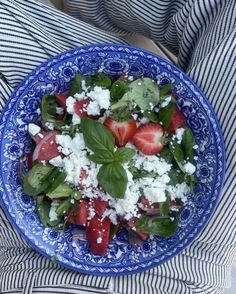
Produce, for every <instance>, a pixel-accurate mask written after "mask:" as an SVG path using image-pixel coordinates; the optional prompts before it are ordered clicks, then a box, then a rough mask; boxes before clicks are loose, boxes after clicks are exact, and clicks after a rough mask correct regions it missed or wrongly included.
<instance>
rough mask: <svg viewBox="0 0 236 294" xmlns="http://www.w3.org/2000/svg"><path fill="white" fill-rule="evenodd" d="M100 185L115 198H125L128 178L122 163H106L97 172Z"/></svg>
mask: <svg viewBox="0 0 236 294" xmlns="http://www.w3.org/2000/svg"><path fill="white" fill-rule="evenodd" d="M97 179H98V182H99V184H100V186H101V187H102V188H103V189H105V191H106V192H107V193H108V194H110V195H111V196H112V197H115V198H123V197H124V195H125V191H126V188H127V183H128V178H127V174H126V171H125V169H124V168H123V166H122V165H121V164H120V163H109V164H104V165H102V166H101V167H100V169H99V172H98V174H97Z"/></svg>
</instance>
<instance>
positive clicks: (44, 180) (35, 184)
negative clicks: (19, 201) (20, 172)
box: [23, 163, 54, 196]
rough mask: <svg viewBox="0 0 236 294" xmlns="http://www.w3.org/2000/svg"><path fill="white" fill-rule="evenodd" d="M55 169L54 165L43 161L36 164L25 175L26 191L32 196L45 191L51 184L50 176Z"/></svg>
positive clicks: (24, 186)
mask: <svg viewBox="0 0 236 294" xmlns="http://www.w3.org/2000/svg"><path fill="white" fill-rule="evenodd" d="M53 169H54V167H53V166H50V165H43V164H41V163H38V164H36V165H34V166H33V167H32V169H31V170H30V171H29V172H28V174H27V175H26V176H25V177H24V181H23V189H24V192H25V193H26V194H28V195H31V196H37V195H39V194H41V193H43V192H45V191H46V190H47V189H48V188H49V186H50V182H49V181H48V178H49V176H50V174H51V172H52V171H53Z"/></svg>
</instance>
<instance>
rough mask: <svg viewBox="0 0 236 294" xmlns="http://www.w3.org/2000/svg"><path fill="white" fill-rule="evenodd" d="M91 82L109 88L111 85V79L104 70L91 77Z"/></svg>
mask: <svg viewBox="0 0 236 294" xmlns="http://www.w3.org/2000/svg"><path fill="white" fill-rule="evenodd" d="M89 83H90V84H92V85H93V86H99V87H102V88H107V89H109V88H110V87H111V79H110V78H109V77H108V76H106V75H105V74H104V73H102V72H96V73H95V74H93V75H92V76H91V77H90V79H89Z"/></svg>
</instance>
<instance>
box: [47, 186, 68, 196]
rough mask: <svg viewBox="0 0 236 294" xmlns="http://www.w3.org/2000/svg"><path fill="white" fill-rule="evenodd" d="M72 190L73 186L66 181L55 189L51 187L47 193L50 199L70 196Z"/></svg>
mask: <svg viewBox="0 0 236 294" xmlns="http://www.w3.org/2000/svg"><path fill="white" fill-rule="evenodd" d="M71 192H72V189H71V187H70V186H69V185H68V184H66V183H61V184H60V185H58V186H57V187H56V188H55V189H54V190H53V189H52V188H51V189H50V191H49V192H47V193H46V195H47V196H48V197H49V198H50V199H54V198H61V197H62V198H64V197H69V196H70V194H71Z"/></svg>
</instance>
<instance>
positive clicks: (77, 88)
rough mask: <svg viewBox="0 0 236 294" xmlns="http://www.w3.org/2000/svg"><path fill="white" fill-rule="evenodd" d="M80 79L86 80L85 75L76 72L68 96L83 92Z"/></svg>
mask: <svg viewBox="0 0 236 294" xmlns="http://www.w3.org/2000/svg"><path fill="white" fill-rule="evenodd" d="M82 81H86V77H85V76H83V75H81V74H76V75H75V77H74V79H73V81H72V84H71V86H70V89H69V96H73V95H75V94H76V93H78V94H80V93H82V92H83V89H82Z"/></svg>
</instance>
